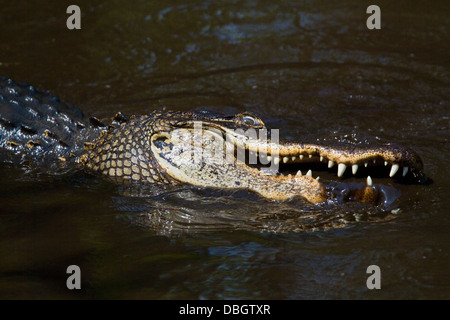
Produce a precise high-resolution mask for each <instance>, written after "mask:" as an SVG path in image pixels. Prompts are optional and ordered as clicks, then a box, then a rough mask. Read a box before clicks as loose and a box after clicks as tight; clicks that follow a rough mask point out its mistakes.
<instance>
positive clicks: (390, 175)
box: [389, 164, 400, 178]
mask: <svg viewBox="0 0 450 320" xmlns="http://www.w3.org/2000/svg"><path fill="white" fill-rule="evenodd" d="M398 168H400V167H399V165H398V164H393V165H392V168H391V172H390V173H389V177H391V178H392V177H393V176H394V175H395V174H396V173H397V171H398Z"/></svg>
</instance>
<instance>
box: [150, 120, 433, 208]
mask: <svg viewBox="0 0 450 320" xmlns="http://www.w3.org/2000/svg"><path fill="white" fill-rule="evenodd" d="M149 141H150V146H151V151H152V155H153V157H154V159H155V161H156V162H157V163H158V166H159V167H160V168H162V170H163V172H164V174H165V175H166V176H168V177H170V179H172V180H175V181H179V182H183V183H188V184H191V185H195V186H201V187H215V188H245V189H248V190H251V191H254V192H256V193H259V194H260V195H262V196H264V197H266V198H269V199H276V200H286V199H289V198H293V197H297V196H300V197H303V198H305V199H306V200H308V201H309V202H312V203H320V202H324V201H326V200H327V199H329V198H330V197H331V194H330V191H329V190H327V186H326V184H323V183H322V180H321V181H319V179H317V178H316V179H315V178H313V177H312V171H311V170H308V169H307V168H308V166H311V168H312V167H314V168H319V166H318V164H321V165H322V167H324V168H325V169H326V170H328V171H332V170H334V172H335V173H336V174H337V178H338V179H339V180H341V179H342V178H344V177H345V176H348V175H349V174H353V175H355V174H357V173H358V171H359V174H358V175H360V174H361V173H362V172H363V171H367V172H374V170H377V169H380V170H381V171H385V172H386V175H388V176H389V177H395V178H400V179H409V180H414V181H417V182H422V181H423V180H424V179H425V177H424V175H423V172H422V170H423V164H422V161H421V160H420V158H419V156H418V155H417V154H416V153H415V152H414V151H412V150H411V149H408V148H404V147H401V146H398V145H395V144H392V143H386V144H381V143H379V142H376V141H373V142H371V143H367V142H366V143H362V142H361V141H358V142H355V141H350V140H349V139H346V140H344V139H338V140H336V139H335V140H326V139H324V140H323V143H320V144H319V143H290V142H279V141H278V139H277V131H274V130H270V131H269V130H268V129H267V128H266V126H265V125H264V123H263V121H262V120H261V119H260V118H258V117H257V116H255V115H253V114H250V113H240V114H236V115H234V116H230V117H225V116H221V115H218V114H215V113H210V112H200V113H197V112H195V113H190V112H187V113H182V112H169V113H165V114H159V115H158V116H157V117H156V120H154V121H153V125H152V134H151V136H150V137H149ZM305 168H306V169H305ZM299 169H303V170H304V172H303V173H304V174H302V172H301V171H300V170H299ZM346 171H347V172H346ZM350 171H351V173H350ZM366 181H367V183H366V184H365V185H364V186H363V187H360V188H357V189H355V190H351V196H352V197H353V198H354V199H355V200H359V201H362V202H375V201H376V199H377V197H378V194H377V191H376V189H375V188H374V186H373V182H372V179H371V178H370V176H367V178H366Z"/></svg>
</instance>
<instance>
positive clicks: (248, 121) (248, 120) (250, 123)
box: [241, 116, 258, 126]
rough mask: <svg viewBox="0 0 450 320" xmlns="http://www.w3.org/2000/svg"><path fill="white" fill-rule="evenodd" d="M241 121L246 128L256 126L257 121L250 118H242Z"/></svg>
mask: <svg viewBox="0 0 450 320" xmlns="http://www.w3.org/2000/svg"><path fill="white" fill-rule="evenodd" d="M241 121H242V122H243V123H244V124H246V125H248V126H256V125H257V124H258V121H257V120H256V119H255V118H253V117H252V116H243V117H242V119H241Z"/></svg>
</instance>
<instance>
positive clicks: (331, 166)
mask: <svg viewBox="0 0 450 320" xmlns="http://www.w3.org/2000/svg"><path fill="white" fill-rule="evenodd" d="M333 166H334V162H333V161H331V160H328V168H333Z"/></svg>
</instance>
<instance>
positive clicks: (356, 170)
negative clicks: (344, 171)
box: [352, 164, 359, 174]
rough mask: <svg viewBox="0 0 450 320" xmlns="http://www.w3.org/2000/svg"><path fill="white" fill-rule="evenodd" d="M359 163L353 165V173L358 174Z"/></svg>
mask: <svg viewBox="0 0 450 320" xmlns="http://www.w3.org/2000/svg"><path fill="white" fill-rule="evenodd" d="M358 168H359V167H358V165H357V164H354V165H352V173H353V174H356V172H358Z"/></svg>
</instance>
